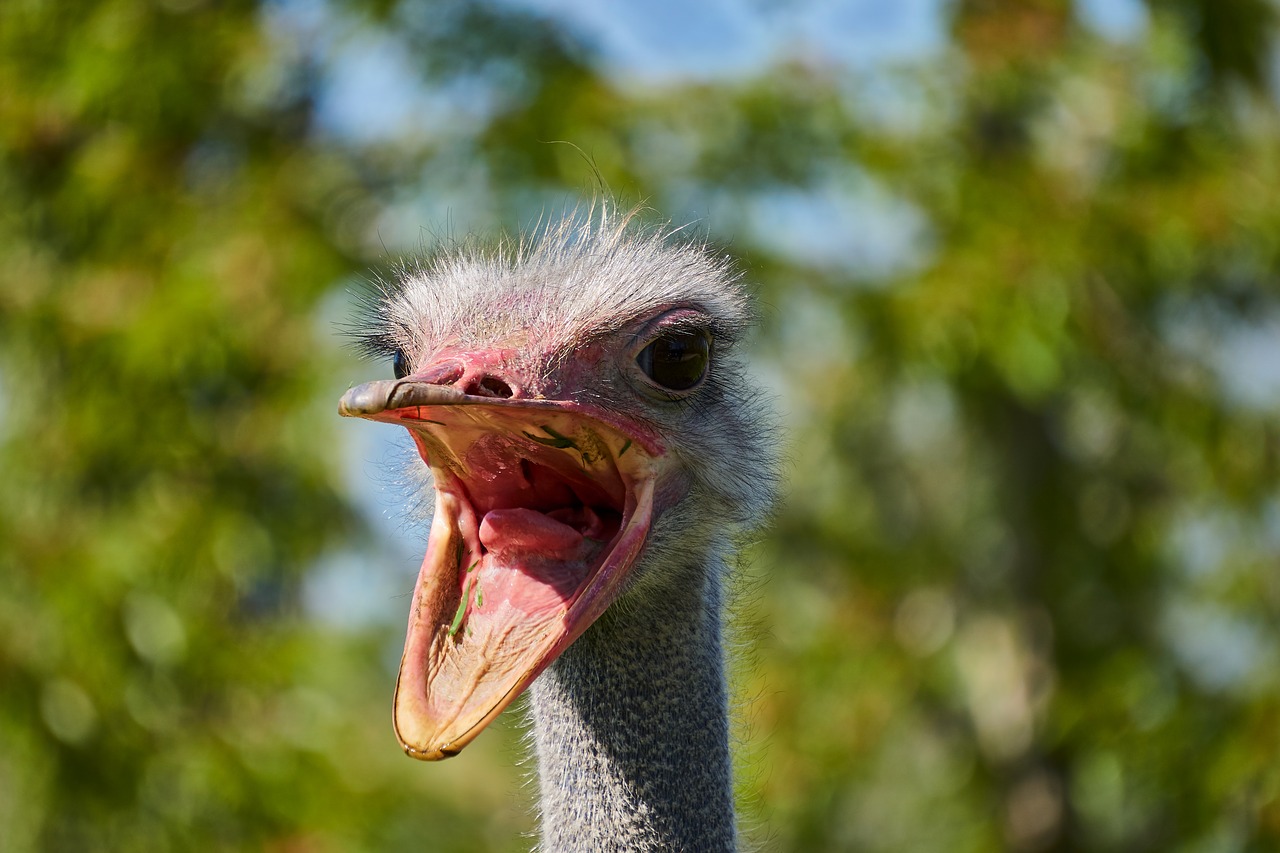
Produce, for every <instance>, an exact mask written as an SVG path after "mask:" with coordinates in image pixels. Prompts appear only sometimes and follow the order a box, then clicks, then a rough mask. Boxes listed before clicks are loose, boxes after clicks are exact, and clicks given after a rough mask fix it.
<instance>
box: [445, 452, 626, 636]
mask: <svg viewBox="0 0 1280 853" xmlns="http://www.w3.org/2000/svg"><path fill="white" fill-rule="evenodd" d="M530 456H536V457H537V458H538V460H539V461H534V459H532V458H530ZM467 468H468V469H469V470H470V471H471V472H472V473H471V475H470V476H469V477H468V479H467V480H466V481H465V482H464V483H462V484H461V485H462V488H463V491H464V493H465V496H466V499H467V502H468V503H469V504H470V505H471V508H472V510H473V512H474V516H473V518H474V519H479V522H478V525H477V527H476V528H475V530H474V533H472V531H468V530H465V529H464V534H463V535H464V539H465V540H466V541H467V543H468V545H469V547H468V549H467V550H468V552H469V553H467V554H466V555H465V556H464V558H463V560H461V561H460V562H461V563H462V564H461V565H460V567H459V569H460V571H459V583H460V584H461V585H462V595H463V597H464V601H465V618H466V619H467V620H471V619H473V618H480V619H484V618H485V617H487V616H489V615H491V614H495V613H497V612H498V610H499V609H500V608H501V607H502V605H503V603H509V604H510V606H511V607H513V608H515V609H516V610H518V611H520V612H522V613H525V614H528V615H530V616H535V617H538V616H549V615H551V614H554V613H557V612H562V611H564V610H565V609H566V608H567V607H568V606H569V605H570V604H571V603H572V601H573V598H574V596H575V595H576V594H577V593H578V592H579V591H580V590H581V589H582V588H583V586H584V584H585V583H586V581H587V580H588V579H589V577H590V574H591V570H592V568H593V567H594V566H595V565H596V564H597V562H598V560H599V558H600V556H601V552H602V550H603V549H604V548H605V546H606V545H607V544H608V543H609V542H610V541H611V540H612V539H613V538H614V537H615V536H616V535H617V533H618V530H619V528H620V526H621V521H622V504H623V494H622V490H621V483H618V489H617V494H616V495H611V494H609V491H608V489H607V487H608V485H610V484H604V485H602V484H601V483H600V482H599V481H597V480H593V479H590V478H588V477H587V476H586V475H585V474H584V473H582V472H581V471H580V469H577V467H576V463H575V462H574V460H573V459H572V458H571V457H570V456H569V455H568V454H565V453H564V452H562V451H557V450H545V449H543V448H537V449H536V450H531V449H530V448H526V447H521V446H517V445H516V444H514V443H513V442H512V441H511V439H510V438H507V437H503V436H496V435H495V436H489V437H487V438H486V439H481V440H479V441H477V442H476V444H475V445H473V447H472V448H471V450H470V452H469V453H468V454H467ZM473 523H474V522H473ZM464 528H465V525H464Z"/></svg>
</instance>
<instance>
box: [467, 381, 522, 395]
mask: <svg viewBox="0 0 1280 853" xmlns="http://www.w3.org/2000/svg"><path fill="white" fill-rule="evenodd" d="M467 393H468V394H474V395H475V396H477V397H502V398H504V399H506V398H509V397H511V396H512V392H511V386H510V385H508V384H507V383H505V382H503V381H502V380H501V379H499V378H498V377H496V376H486V377H485V378H484V379H481V380H480V381H479V382H477V383H474V385H473V386H472V387H471V388H469V389H467Z"/></svg>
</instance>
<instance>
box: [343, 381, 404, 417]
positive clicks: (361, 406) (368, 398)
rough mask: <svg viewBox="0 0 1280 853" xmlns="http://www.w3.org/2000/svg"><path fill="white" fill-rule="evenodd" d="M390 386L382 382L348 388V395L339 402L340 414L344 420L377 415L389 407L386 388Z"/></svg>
mask: <svg viewBox="0 0 1280 853" xmlns="http://www.w3.org/2000/svg"><path fill="white" fill-rule="evenodd" d="M388 384H389V383H387V382H386V381H385V380H382V381H377V382H366V383H364V384H363V385H357V386H356V387H354V388H348V389H347V393H345V394H343V395H342V399H341V400H339V401H338V414H339V415H341V416H342V417H344V418H359V417H364V416H365V415H376V414H377V413H378V412H381V411H382V410H383V409H385V408H386V407H387V391H388V389H387V387H386V386H387V385H388ZM390 384H394V383H390Z"/></svg>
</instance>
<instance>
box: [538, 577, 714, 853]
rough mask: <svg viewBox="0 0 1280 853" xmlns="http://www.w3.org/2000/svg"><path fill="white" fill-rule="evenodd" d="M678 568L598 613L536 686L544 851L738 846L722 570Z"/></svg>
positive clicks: (695, 850) (698, 851) (689, 850)
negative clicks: (669, 577)
mask: <svg viewBox="0 0 1280 853" xmlns="http://www.w3.org/2000/svg"><path fill="white" fill-rule="evenodd" d="M680 574H681V576H682V577H681V581H682V583H681V584H679V585H678V586H682V588H674V587H673V588H671V589H669V590H663V592H664V594H662V595H652V594H650V595H644V596H643V597H641V600H640V601H639V603H638V604H634V605H633V604H632V603H631V602H630V601H627V602H625V603H624V602H619V603H618V605H615V606H614V607H613V608H611V609H610V610H608V611H606V613H605V614H604V616H602V617H601V618H600V620H598V621H597V622H596V623H595V624H594V625H592V626H591V628H589V629H588V630H587V631H586V632H585V633H584V634H583V635H582V636H581V637H580V638H578V640H577V642H575V643H574V644H573V645H571V646H570V647H569V648H568V649H567V650H566V651H565V652H564V654H562V655H561V656H560V657H559V658H558V659H557V660H556V661H555V663H553V664H552V665H551V667H550V668H549V669H548V670H547V671H546V672H545V673H543V674H542V676H541V677H539V678H538V680H537V681H535V682H534V684H533V688H532V700H533V701H532V711H533V719H534V737H535V742H536V746H537V753H538V777H539V785H540V788H541V797H542V803H541V808H542V846H541V849H542V850H544V851H546V853H560V851H587V850H590V851H601V850H626V851H686V853H702V851H726V850H727V851H732V850H733V849H734V848H735V837H734V821H733V785H732V774H731V764H730V758H729V724H728V708H727V696H726V690H725V680H724V666H723V655H722V649H721V629H720V621H721V612H720V611H721V591H720V577H721V574H722V571H721V569H720V567H719V565H717V566H716V567H714V568H712V569H711V570H710V571H707V570H705V569H703V568H699V569H697V570H693V569H690V570H687V571H685V572H681V573H680ZM646 592H648V591H646ZM637 597H638V596H631V598H637ZM619 605H622V607H619Z"/></svg>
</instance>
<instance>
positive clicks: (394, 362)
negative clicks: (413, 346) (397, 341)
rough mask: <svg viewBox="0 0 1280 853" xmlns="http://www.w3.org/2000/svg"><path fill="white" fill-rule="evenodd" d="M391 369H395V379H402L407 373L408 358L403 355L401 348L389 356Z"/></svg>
mask: <svg viewBox="0 0 1280 853" xmlns="http://www.w3.org/2000/svg"><path fill="white" fill-rule="evenodd" d="M391 369H392V370H394V371H395V374H396V379H404V378H405V377H406V376H408V375H409V359H407V358H405V357H404V351H403V350H396V354H395V355H393V356H392V357H391Z"/></svg>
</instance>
